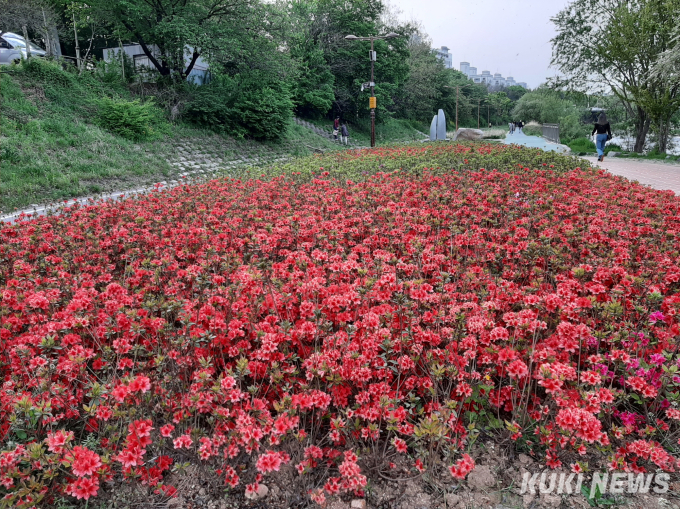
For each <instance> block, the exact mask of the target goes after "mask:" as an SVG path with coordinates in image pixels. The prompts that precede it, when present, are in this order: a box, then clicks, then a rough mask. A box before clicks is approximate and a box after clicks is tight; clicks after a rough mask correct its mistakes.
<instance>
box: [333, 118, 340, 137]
mask: <svg viewBox="0 0 680 509" xmlns="http://www.w3.org/2000/svg"><path fill="white" fill-rule="evenodd" d="M339 129H340V117H335V120H334V121H333V139H334V140H335V141H338V130H339Z"/></svg>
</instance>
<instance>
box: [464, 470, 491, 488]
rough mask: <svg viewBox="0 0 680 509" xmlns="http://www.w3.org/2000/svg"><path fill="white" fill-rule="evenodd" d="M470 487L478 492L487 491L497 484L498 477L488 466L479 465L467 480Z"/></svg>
mask: <svg viewBox="0 0 680 509" xmlns="http://www.w3.org/2000/svg"><path fill="white" fill-rule="evenodd" d="M467 482H468V486H470V487H471V488H474V489H478V490H487V489H488V488H491V487H493V486H494V485H495V484H496V476H495V475H493V472H491V468H489V467H488V466H487V465H478V466H476V467H475V469H474V470H473V471H472V472H470V474H469V475H468V478H467Z"/></svg>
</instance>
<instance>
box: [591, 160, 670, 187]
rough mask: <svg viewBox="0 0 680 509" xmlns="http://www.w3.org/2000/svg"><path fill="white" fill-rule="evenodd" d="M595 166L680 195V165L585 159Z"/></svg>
mask: <svg viewBox="0 0 680 509" xmlns="http://www.w3.org/2000/svg"><path fill="white" fill-rule="evenodd" d="M582 159H587V160H588V161H590V162H591V163H592V164H593V167H596V166H597V167H599V168H602V169H604V170H607V171H609V172H610V173H613V174H614V175H620V176H622V177H626V178H627V179H628V180H637V181H638V182H639V183H640V184H646V185H648V186H650V187H652V188H654V189H659V190H660V191H666V190H668V189H670V190H671V191H673V192H674V193H675V194H677V195H680V165H677V164H670V163H665V162H661V161H660V162H655V161H632V160H630V159H625V158H617V157H605V158H604V162H602V163H600V162H598V161H597V158H596V157H583V158H582Z"/></svg>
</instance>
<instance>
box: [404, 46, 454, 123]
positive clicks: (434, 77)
mask: <svg viewBox="0 0 680 509" xmlns="http://www.w3.org/2000/svg"><path fill="white" fill-rule="evenodd" d="M407 47H408V51H409V56H408V59H407V61H406V62H407V65H408V68H409V75H408V78H407V79H406V80H405V81H404V87H403V89H402V93H401V94H400V96H399V97H398V98H397V99H396V103H397V107H398V110H399V113H400V114H401V115H402V116H404V117H405V118H409V119H413V120H421V121H422V120H424V119H427V118H428V117H431V116H432V114H433V112H436V111H437V109H438V107H440V106H443V104H442V103H443V102H446V101H442V98H443V96H444V95H445V94H444V88H443V87H444V86H446V85H447V84H448V81H449V80H448V75H447V73H446V67H445V66H444V63H443V62H442V61H441V59H439V58H437V57H436V56H435V55H434V53H433V52H432V48H431V43H430V40H429V39H428V38H426V37H424V36H423V35H421V34H416V36H415V37H411V38H409V41H408V46H407Z"/></svg>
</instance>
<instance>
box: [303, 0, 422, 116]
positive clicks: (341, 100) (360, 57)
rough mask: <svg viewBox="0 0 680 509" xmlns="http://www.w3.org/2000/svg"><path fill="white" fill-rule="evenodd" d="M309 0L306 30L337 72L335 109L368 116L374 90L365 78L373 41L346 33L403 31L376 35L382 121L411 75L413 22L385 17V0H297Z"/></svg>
mask: <svg viewBox="0 0 680 509" xmlns="http://www.w3.org/2000/svg"><path fill="white" fill-rule="evenodd" d="M295 1H296V2H306V3H307V4H308V8H309V15H308V17H307V27H306V28H305V30H307V33H308V34H309V35H308V38H309V41H310V44H313V46H314V47H317V48H320V49H321V51H323V55H324V59H325V61H326V64H327V65H328V69H329V70H330V72H331V73H332V74H333V76H334V81H333V94H334V99H333V105H332V107H333V110H334V112H333V113H334V114H342V115H344V116H346V117H367V116H368V113H369V109H368V96H369V91H368V90H364V91H363V92H362V91H361V84H362V83H365V82H368V81H370V77H371V71H370V69H371V64H370V61H369V59H368V50H369V49H370V43H369V42H360V41H347V40H345V36H346V35H349V34H353V35H356V36H359V37H366V36H369V35H381V34H385V33H387V32H391V31H394V32H397V33H399V34H402V35H404V37H401V38H398V39H390V40H389V41H385V40H377V41H375V47H374V50H375V51H376V52H377V55H378V58H377V61H376V62H375V81H376V87H375V95H376V96H377V102H378V108H377V109H378V116H377V120H378V121H381V120H383V119H385V118H386V117H388V116H389V115H390V112H392V111H394V110H395V109H396V105H395V104H394V98H395V97H396V96H397V95H398V94H399V92H400V90H401V88H402V86H403V84H404V82H405V80H406V78H407V76H408V66H407V63H406V59H407V58H408V50H407V48H406V46H407V42H408V35H409V29H408V27H392V26H388V25H386V24H384V23H383V22H382V21H381V14H382V13H383V12H384V9H385V8H384V5H383V4H382V2H380V1H379V0H347V1H345V2H336V1H334V0H315V1H311V0H295Z"/></svg>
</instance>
